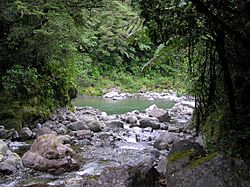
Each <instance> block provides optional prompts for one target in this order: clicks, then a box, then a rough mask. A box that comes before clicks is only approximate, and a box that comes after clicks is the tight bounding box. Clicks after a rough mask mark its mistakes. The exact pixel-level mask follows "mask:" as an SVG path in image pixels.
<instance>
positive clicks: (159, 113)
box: [149, 106, 171, 122]
mask: <svg viewBox="0 0 250 187" xmlns="http://www.w3.org/2000/svg"><path fill="white" fill-rule="evenodd" d="M149 115H150V116H153V117H156V118H157V119H158V120H159V121H160V122H169V121H170V119H171V116H170V114H169V113H168V111H167V110H164V109H162V108H158V107H157V106H155V107H154V108H153V109H152V110H151V111H150V112H149Z"/></svg>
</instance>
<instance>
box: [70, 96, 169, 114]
mask: <svg viewBox="0 0 250 187" xmlns="http://www.w3.org/2000/svg"><path fill="white" fill-rule="evenodd" d="M153 104H155V105H157V106H158V107H159V108H164V109H170V108H172V107H173V106H174V102H171V101H165V100H160V99H154V100H149V99H146V98H139V97H137V98H127V99H121V100H113V99H112V98H102V97H91V96H81V97H78V98H77V99H76V100H75V101H73V105H74V106H78V107H83V106H90V107H93V108H96V109H99V110H100V111H103V112H106V113H107V114H108V115H112V114H125V113H127V112H131V111H133V110H138V111H139V112H143V111H144V110H145V109H146V108H148V107H149V106H151V105H153Z"/></svg>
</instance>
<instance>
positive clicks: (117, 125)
mask: <svg viewBox="0 0 250 187" xmlns="http://www.w3.org/2000/svg"><path fill="white" fill-rule="evenodd" d="M105 124H106V126H107V127H108V128H123V127H124V126H123V122H122V121H120V120H110V121H107V122H105Z"/></svg>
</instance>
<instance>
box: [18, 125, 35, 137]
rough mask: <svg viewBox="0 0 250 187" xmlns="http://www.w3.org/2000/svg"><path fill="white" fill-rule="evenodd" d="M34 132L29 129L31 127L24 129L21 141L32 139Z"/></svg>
mask: <svg viewBox="0 0 250 187" xmlns="http://www.w3.org/2000/svg"><path fill="white" fill-rule="evenodd" d="M32 135H33V133H32V131H31V130H30V129H29V127H24V128H22V130H21V131H20V132H19V137H20V139H21V140H27V139H31V138H32Z"/></svg>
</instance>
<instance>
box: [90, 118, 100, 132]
mask: <svg viewBox="0 0 250 187" xmlns="http://www.w3.org/2000/svg"><path fill="white" fill-rule="evenodd" d="M101 125H102V124H101V122H100V121H98V120H95V121H92V122H90V123H89V124H87V126H88V128H89V129H90V130H91V131H93V132H100V131H101V129H102V128H101Z"/></svg>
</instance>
